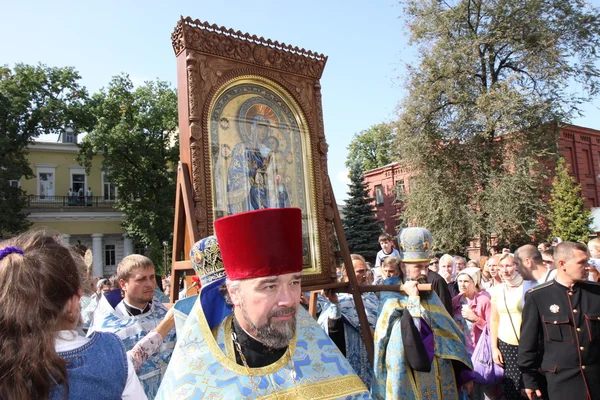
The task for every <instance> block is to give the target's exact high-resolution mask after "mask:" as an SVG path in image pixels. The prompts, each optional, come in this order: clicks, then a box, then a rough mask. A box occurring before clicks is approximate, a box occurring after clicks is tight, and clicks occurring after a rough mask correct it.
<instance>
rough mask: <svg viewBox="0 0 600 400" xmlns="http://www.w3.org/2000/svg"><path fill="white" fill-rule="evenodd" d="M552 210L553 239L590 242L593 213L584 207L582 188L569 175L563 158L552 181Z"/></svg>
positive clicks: (550, 217)
mask: <svg viewBox="0 0 600 400" xmlns="http://www.w3.org/2000/svg"><path fill="white" fill-rule="evenodd" d="M550 209H551V211H550V216H549V221H550V229H551V231H552V236H553V237H559V238H561V239H562V240H565V241H572V242H577V241H582V242H587V241H588V240H589V234H590V233H591V230H590V224H591V223H592V217H591V212H590V210H586V209H585V207H584V206H583V197H581V186H580V185H579V184H577V182H576V181H575V179H574V178H573V177H572V176H571V175H569V168H568V166H567V165H566V164H565V160H564V159H562V158H561V159H560V160H559V162H558V164H557V166H556V175H555V176H554V179H553V180H552V193H551V195H550Z"/></svg>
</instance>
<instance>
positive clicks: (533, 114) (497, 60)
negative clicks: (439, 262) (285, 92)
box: [396, 0, 600, 251]
mask: <svg viewBox="0 0 600 400" xmlns="http://www.w3.org/2000/svg"><path fill="white" fill-rule="evenodd" d="M402 3H403V4H404V5H405V16H406V22H407V26H408V28H409V29H410V33H411V40H412V42H413V43H414V44H417V45H418V46H419V63H418V64H416V65H414V66H409V67H408V79H407V82H408V83H407V89H408V95H407V97H406V99H405V100H404V101H403V102H402V103H401V104H400V107H399V111H400V119H399V123H398V131H397V141H396V147H397V148H400V147H401V148H402V152H401V154H400V156H401V159H400V161H401V162H402V163H403V165H405V166H406V168H407V169H408V170H409V172H410V173H411V174H413V175H415V176H418V178H417V179H416V180H417V182H418V187H417V190H411V191H410V193H409V194H408V196H407V197H406V204H405V208H404V214H403V218H404V220H405V221H411V223H413V224H414V223H416V224H418V225H420V226H424V227H427V228H429V229H430V230H431V231H432V233H433V234H434V238H435V239H436V242H437V243H438V246H439V247H440V250H446V251H450V250H452V251H458V250H461V248H464V246H466V245H467V244H468V241H469V240H470V239H472V238H474V237H477V236H480V237H481V238H486V237H489V235H491V234H497V235H498V236H499V240H500V241H502V242H505V243H507V244H509V245H517V244H521V243H522V241H524V240H525V238H526V237H527V236H528V235H532V234H536V233H537V232H538V231H539V217H540V215H542V214H543V212H544V207H543V206H542V203H541V202H542V200H543V199H544V198H545V196H548V187H547V186H548V185H544V179H545V178H546V177H547V176H549V175H550V173H551V171H549V170H548V167H547V165H550V164H551V162H549V161H552V160H554V159H555V157H556V147H555V144H556V134H557V129H556V128H557V127H558V122H559V121H565V122H566V121H568V120H569V118H570V117H571V116H572V115H574V114H576V113H577V110H578V106H579V105H580V104H582V103H583V102H585V101H589V99H590V98H591V97H593V96H594V95H596V94H597V93H598V83H599V79H600V71H599V70H598V67H597V60H598V55H597V51H596V49H597V48H598V46H599V45H600V14H599V13H598V10H596V9H594V8H591V7H589V6H587V5H586V3H585V2H584V1H568V2H566V1H558V0H553V1H541V0H528V1H525V2H523V1H518V0H502V1H495V0H494V1H492V0H482V1H479V2H474V1H472V0H456V1H452V2H439V1H435V0H425V1H423V0H406V1H403V2H402ZM573 82H576V83H577V85H578V86H577V87H578V89H580V90H579V91H578V92H577V93H572V92H570V91H569V90H568V85H569V84H572V83H573Z"/></svg>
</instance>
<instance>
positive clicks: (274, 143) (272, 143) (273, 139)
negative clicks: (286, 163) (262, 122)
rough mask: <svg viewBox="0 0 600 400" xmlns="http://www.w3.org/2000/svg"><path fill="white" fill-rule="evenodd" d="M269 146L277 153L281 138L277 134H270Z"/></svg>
mask: <svg viewBox="0 0 600 400" xmlns="http://www.w3.org/2000/svg"><path fill="white" fill-rule="evenodd" d="M267 147H268V148H269V149H271V151H274V152H275V153H277V152H278V151H279V139H277V138H276V137H275V136H269V137H268V138H267Z"/></svg>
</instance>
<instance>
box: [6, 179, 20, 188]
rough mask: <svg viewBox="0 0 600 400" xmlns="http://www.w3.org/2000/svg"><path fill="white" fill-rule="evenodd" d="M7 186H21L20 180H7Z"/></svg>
mask: <svg viewBox="0 0 600 400" xmlns="http://www.w3.org/2000/svg"><path fill="white" fill-rule="evenodd" d="M8 186H10V187H16V188H19V187H21V181H20V180H18V179H11V180H9V181H8Z"/></svg>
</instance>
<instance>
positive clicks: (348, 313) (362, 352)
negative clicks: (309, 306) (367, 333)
mask: <svg viewBox="0 0 600 400" xmlns="http://www.w3.org/2000/svg"><path fill="white" fill-rule="evenodd" d="M319 299H320V300H325V299H324V298H323V297H320V298H319ZM338 300H339V305H340V308H341V311H342V319H343V321H344V338H345V344H346V358H347V359H348V361H349V362H350V365H352V368H354V370H355V371H356V373H357V374H358V376H360V379H362V381H363V382H364V383H365V385H367V388H369V389H370V388H371V381H372V380H373V366H372V365H371V363H370V362H369V355H368V353H367V347H366V346H365V343H364V340H363V339H362V332H361V328H360V323H359V320H358V313H357V312H356V305H354V296H353V295H351V294H348V293H339V294H338ZM362 300H363V304H364V306H365V313H366V314H367V320H368V321H369V327H370V328H373V329H374V328H375V323H376V321H377V309H378V306H379V299H378V298H377V296H376V295H375V293H364V294H363V295H362ZM320 303H321V307H322V310H323V312H322V313H321V315H320V316H319V325H321V328H323V330H325V332H328V328H329V326H328V323H327V321H328V319H330V318H335V306H334V305H333V304H331V303H329V302H328V301H326V300H325V301H324V302H323V301H320Z"/></svg>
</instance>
